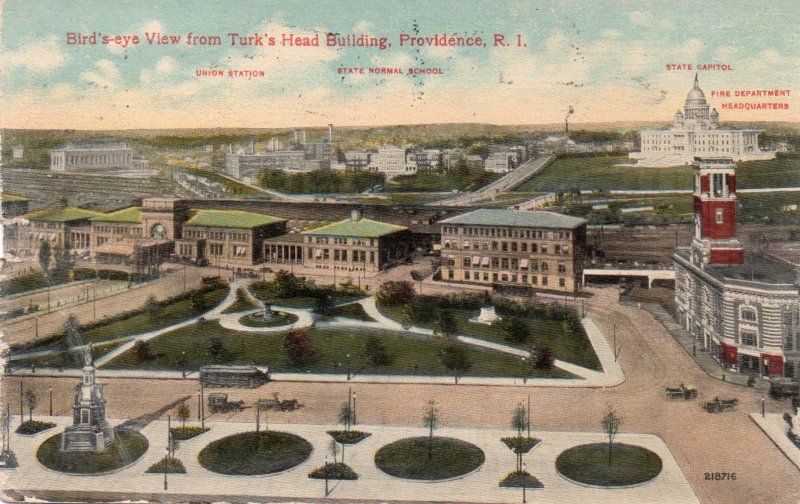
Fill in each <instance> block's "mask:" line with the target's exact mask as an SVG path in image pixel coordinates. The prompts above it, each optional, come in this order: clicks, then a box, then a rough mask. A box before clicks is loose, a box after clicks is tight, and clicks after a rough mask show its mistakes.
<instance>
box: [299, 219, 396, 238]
mask: <svg viewBox="0 0 800 504" xmlns="http://www.w3.org/2000/svg"><path fill="white" fill-rule="evenodd" d="M406 229H408V228H406V227H404V226H398V225H396V224H388V223H386V222H380V221H376V220H372V219H365V218H361V219H358V220H353V219H345V220H341V221H338V222H334V223H332V224H328V225H326V226H322V227H318V228H314V229H311V230H309V231H303V234H310V235H325V236H352V237H355V238H380V237H381V236H386V235H388V234H392V233H397V232H398V231H405V230H406Z"/></svg>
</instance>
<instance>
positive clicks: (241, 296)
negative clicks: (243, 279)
mask: <svg viewBox="0 0 800 504" xmlns="http://www.w3.org/2000/svg"><path fill="white" fill-rule="evenodd" d="M244 290H245V288H244V287H239V288H238V289H236V301H234V302H233V304H232V305H230V306H229V307H227V308H225V310H223V311H222V313H236V312H240V311H247V310H252V309H254V308H258V305H257V304H255V303H254V302H253V301H251V300H250V298H249V297H248V296H247V293H246V292H245V291H244Z"/></svg>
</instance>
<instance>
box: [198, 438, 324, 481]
mask: <svg viewBox="0 0 800 504" xmlns="http://www.w3.org/2000/svg"><path fill="white" fill-rule="evenodd" d="M312 451H314V448H313V447H312V446H311V443H309V442H308V441H306V440H305V439H303V438H302V437H300V436H297V435H295V434H289V433H288V432H274V431H269V432H242V433H239V434H234V435H232V436H227V437H224V438H222V439H218V440H216V441H213V442H212V443H210V444H209V445H208V446H206V447H205V448H203V449H202V450H201V451H200V454H199V455H198V456H197V458H198V461H199V462H200V465H202V466H203V467H204V468H205V469H208V470H209V471H212V472H215V473H218V474H225V475H231V476H261V475H267V474H277V473H280V472H283V471H287V470H289V469H291V468H293V467H296V466H298V465H300V464H301V463H303V462H305V461H306V460H307V459H308V457H310V456H311V452H312Z"/></svg>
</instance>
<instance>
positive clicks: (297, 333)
mask: <svg viewBox="0 0 800 504" xmlns="http://www.w3.org/2000/svg"><path fill="white" fill-rule="evenodd" d="M283 350H284V351H285V352H286V354H287V355H288V357H289V360H290V361H291V363H292V365H294V366H305V365H306V364H308V363H309V362H311V360H312V359H313V358H314V355H315V354H316V351H315V350H314V345H313V343H312V342H311V338H309V337H308V335H307V334H306V333H304V332H303V331H301V330H299V329H292V330H291V331H289V332H287V333H286V335H285V336H284V337H283Z"/></svg>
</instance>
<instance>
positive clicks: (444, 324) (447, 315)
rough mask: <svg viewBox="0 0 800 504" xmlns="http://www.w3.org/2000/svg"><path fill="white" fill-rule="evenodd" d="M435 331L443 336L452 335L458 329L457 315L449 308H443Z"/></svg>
mask: <svg viewBox="0 0 800 504" xmlns="http://www.w3.org/2000/svg"><path fill="white" fill-rule="evenodd" d="M434 328H435V331H436V332H437V333H439V334H441V335H443V336H452V335H453V334H455V333H456V331H457V330H458V324H457V323H456V319H455V317H453V314H452V313H451V312H450V311H449V310H442V312H441V313H440V314H439V320H437V321H436V323H435V324H434Z"/></svg>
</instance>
